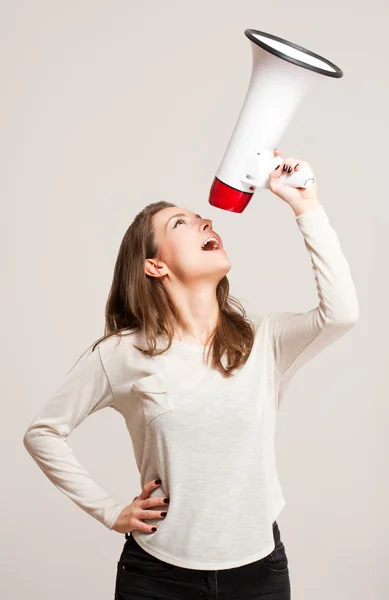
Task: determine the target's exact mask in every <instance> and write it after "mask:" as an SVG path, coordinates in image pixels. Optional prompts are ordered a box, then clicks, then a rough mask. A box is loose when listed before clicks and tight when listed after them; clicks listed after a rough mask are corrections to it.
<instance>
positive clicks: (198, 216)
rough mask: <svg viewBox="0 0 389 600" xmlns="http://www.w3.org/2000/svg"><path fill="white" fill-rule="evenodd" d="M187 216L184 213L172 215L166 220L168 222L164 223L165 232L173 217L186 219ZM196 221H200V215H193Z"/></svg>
mask: <svg viewBox="0 0 389 600" xmlns="http://www.w3.org/2000/svg"><path fill="white" fill-rule="evenodd" d="M187 216H188V215H186V214H185V213H177V214H176V215H172V216H171V217H169V218H168V220H167V221H166V225H165V231H166V229H167V226H168V223H169V221H170V220H171V219H174V217H187ZM195 217H196V219H202V217H201V216H200V215H195Z"/></svg>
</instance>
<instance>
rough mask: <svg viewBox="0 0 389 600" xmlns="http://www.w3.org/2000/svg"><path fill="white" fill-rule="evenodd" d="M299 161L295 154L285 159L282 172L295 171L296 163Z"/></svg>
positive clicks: (289, 172) (287, 173)
mask: <svg viewBox="0 0 389 600" xmlns="http://www.w3.org/2000/svg"><path fill="white" fill-rule="evenodd" d="M297 163H298V160H297V159H295V158H294V157H293V156H290V157H289V158H287V159H285V160H284V164H283V165H282V173H283V174H286V175H290V174H291V173H292V172H293V171H294V167H295V165H296V164H297Z"/></svg>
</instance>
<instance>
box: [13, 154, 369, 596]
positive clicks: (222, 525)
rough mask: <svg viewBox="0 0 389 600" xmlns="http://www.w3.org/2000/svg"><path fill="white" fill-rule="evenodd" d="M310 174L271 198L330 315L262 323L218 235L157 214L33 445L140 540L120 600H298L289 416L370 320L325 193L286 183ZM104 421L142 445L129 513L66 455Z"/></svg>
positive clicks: (120, 572)
mask: <svg viewBox="0 0 389 600" xmlns="http://www.w3.org/2000/svg"><path fill="white" fill-rule="evenodd" d="M274 153H275V155H277V154H280V153H279V151H278V150H275V152H274ZM303 164H306V163H303V161H298V160H296V159H294V158H293V157H290V158H287V159H285V160H283V163H282V165H281V167H280V168H277V169H275V170H274V171H273V172H272V173H271V174H270V189H271V191H272V192H273V193H274V194H275V195H277V196H278V197H279V198H281V199H282V200H283V201H285V202H286V203H287V204H288V205H289V206H290V207H291V209H292V210H293V212H294V216H295V222H296V224H297V226H298V228H299V230H300V232H301V234H302V236H303V240H304V243H305V245H306V248H307V251H308V253H309V256H310V259H311V263H312V268H313V273H314V277H315V282H316V287H317V292H318V300H319V302H318V305H317V306H316V307H315V308H312V309H311V310H309V311H308V312H301V313H295V312H278V313H275V312H274V313H268V314H267V315H265V316H263V317H255V318H254V319H253V321H250V320H249V319H248V318H247V317H246V313H245V310H244V308H243V306H242V305H241V304H240V303H239V301H237V300H235V299H233V298H232V297H231V296H229V282H228V279H227V277H226V274H227V273H228V271H229V270H230V267H231V265H230V262H229V260H228V258H227V254H226V252H225V249H224V248H223V243H222V240H221V239H220V237H219V235H218V234H217V233H216V232H215V231H213V228H212V222H211V220H210V219H206V218H202V217H201V216H200V215H198V214H194V213H193V212H191V211H190V210H187V209H184V208H177V206H176V205H174V204H170V203H167V202H156V203H153V204H150V205H148V206H146V207H145V208H144V209H143V210H142V211H141V212H140V213H139V214H138V215H137V216H136V217H135V219H134V221H133V223H132V224H131V225H130V227H129V228H128V230H127V232H126V234H125V235H124V238H123V241H122V243H121V246H120V250H119V254H118V258H117V261H116V265H115V272H114V277H113V283H112V287H111V291H110V295H109V298H108V301H107V306H106V328H105V334H104V336H103V337H102V338H101V339H100V340H98V341H97V342H96V343H95V344H94V345H93V348H92V350H91V351H89V352H88V353H87V354H86V355H85V354H84V355H83V357H82V358H81V360H79V361H78V362H77V363H76V365H75V367H74V368H73V369H72V370H71V371H70V373H68V375H67V377H66V379H65V381H64V383H63V384H62V386H61V387H60V388H59V390H58V391H57V392H56V393H55V394H54V396H53V397H52V398H51V399H50V400H49V401H48V402H47V403H46V405H45V406H43V408H42V409H41V411H40V413H39V414H38V415H37V416H36V417H35V419H34V420H33V421H32V423H31V424H30V426H29V427H28V429H27V431H26V433H25V436H24V444H25V446H26V448H27V450H28V451H29V453H30V454H31V456H32V457H33V458H34V460H35V461H36V462H37V464H38V465H39V466H40V468H41V469H42V470H43V472H44V473H45V474H46V475H47V477H48V478H49V479H50V480H51V481H52V482H53V483H54V484H55V485H56V486H57V488H58V489H59V490H61V491H62V492H63V493H64V494H66V495H67V496H68V497H69V498H71V500H73V502H75V503H76V504H77V505H78V506H79V507H80V508H82V509H83V510H84V511H86V512H87V513H88V514H90V515H91V516H92V517H94V518H95V519H97V520H98V521H100V522H101V523H102V524H103V525H105V526H106V527H108V528H109V529H111V530H113V531H116V532H118V533H121V534H125V538H126V540H125V542H124V548H123V551H122V553H121V556H120V560H119V561H118V564H117V577H116V589H115V598H116V600H130V599H131V600H134V599H138V598H142V599H146V598H149V599H150V600H155V599H157V600H158V599H160V600H162V599H166V598H169V600H175V599H184V600H189V599H198V600H200V599H202V600H204V599H207V598H209V599H215V600H216V599H217V598H218V597H219V595H220V597H223V598H226V599H227V598H228V599H229V600H243V599H246V598H247V599H248V598H258V599H259V598H265V597H266V598H269V597H271V598H272V600H287V599H289V598H290V594H291V586H290V579H289V567H288V559H287V556H286V550H285V546H284V544H283V542H282V540H281V536H280V531H279V528H278V525H277V522H276V518H277V517H278V515H279V514H280V512H281V510H282V509H283V508H284V506H285V500H284V498H283V495H282V489H281V486H280V483H279V480H278V476H277V468H276V457H275V448H274V437H275V428H276V417H277V410H278V408H279V403H280V401H281V398H282V396H283V393H284V391H285V388H286V386H287V385H288V383H289V381H290V379H291V378H292V376H293V374H294V373H295V372H296V371H297V369H299V368H300V367H301V366H302V365H303V364H305V363H307V361H308V360H310V359H311V358H313V357H314V356H315V355H316V354H318V353H319V352H320V351H321V350H322V349H323V348H325V347H326V346H328V345H329V344H331V343H332V342H334V341H335V340H337V339H338V338H340V337H341V336H342V335H344V334H345V333H346V332H347V331H349V330H350V329H351V328H352V327H353V325H354V324H355V323H356V321H357V318H358V311H359V308H358V301H357V297H356V292H355V288H354V284H353V281H352V277H351V274H350V269H349V266H348V263H347V261H346V258H345V256H344V255H343V253H342V250H341V248H340V244H339V241H338V238H337V235H336V233H335V231H334V229H333V228H332V226H331V225H330V223H329V219H328V216H327V214H326V212H325V210H324V206H323V205H322V204H321V203H320V202H319V200H318V197H317V185H316V184H314V186H313V187H312V188H310V189H302V188H300V189H294V188H291V187H289V186H285V185H282V184H281V182H280V175H281V173H291V172H292V171H293V170H294V169H298V168H299V165H300V166H302V165H303ZM254 266H255V265H254ZM104 407H111V408H113V409H114V410H116V411H118V412H119V413H120V414H121V415H122V416H123V418H124V419H125V423H126V425H127V428H128V430H129V433H130V436H131V440H132V444H133V448H134V453H135V458H136V462H137V466H138V469H139V471H140V475H141V488H142V489H141V493H140V494H139V495H138V496H136V497H135V499H134V500H133V501H132V502H131V503H130V504H126V503H122V502H119V501H118V500H117V499H116V498H115V497H114V496H112V495H111V494H109V493H108V492H106V491H105V490H104V489H103V488H102V487H101V486H100V485H99V484H98V483H97V482H96V481H94V480H93V479H92V477H91V476H90V474H89V473H88V471H87V470H86V469H85V468H84V467H83V466H82V465H81V464H80V463H79V461H78V460H77V458H76V457H75V455H74V453H73V452H72V451H71V449H70V448H69V446H68V445H67V441H66V438H67V436H69V434H70V433H71V431H72V430H73V429H74V428H75V427H77V426H78V425H79V424H80V423H81V422H82V421H83V420H84V419H85V418H86V417H87V416H88V415H90V414H92V413H94V412H96V411H97V410H100V409H102V408H104Z"/></svg>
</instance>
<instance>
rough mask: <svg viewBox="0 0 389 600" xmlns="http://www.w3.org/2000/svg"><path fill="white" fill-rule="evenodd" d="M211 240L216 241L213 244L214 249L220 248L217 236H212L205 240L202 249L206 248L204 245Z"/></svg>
mask: <svg viewBox="0 0 389 600" xmlns="http://www.w3.org/2000/svg"><path fill="white" fill-rule="evenodd" d="M211 240H212V241H213V242H215V243H214V245H213V249H214V250H217V249H218V248H219V241H218V240H217V239H216V238H214V237H210V238H208V239H207V240H205V241H204V242H203V244H202V246H201V249H202V250H204V247H205V245H206V244H207V243H208V242H210V241H211Z"/></svg>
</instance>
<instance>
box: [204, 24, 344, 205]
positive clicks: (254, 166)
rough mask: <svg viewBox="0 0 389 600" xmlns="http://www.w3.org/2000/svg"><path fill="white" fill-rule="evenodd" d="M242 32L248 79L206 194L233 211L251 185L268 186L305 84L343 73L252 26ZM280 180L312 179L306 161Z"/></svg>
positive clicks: (299, 183)
mask: <svg viewBox="0 0 389 600" xmlns="http://www.w3.org/2000/svg"><path fill="white" fill-rule="evenodd" d="M244 33H245V35H246V37H247V38H248V39H249V40H250V42H251V48H252V53H253V64H252V72H251V78H250V82H249V87H248V90H247V94H246V98H245V100H244V103H243V106H242V109H241V112H240V114H239V117H238V120H237V122H236V125H235V128H234V130H233V133H232V136H231V139H230V141H229V144H228V146H227V149H226V151H225V154H224V156H223V159H222V162H221V164H220V166H219V168H218V170H217V173H216V176H215V178H214V181H213V183H212V186H211V190H210V194H209V204H211V205H212V206H216V207H217V208H221V209H224V210H229V211H232V212H236V213H241V212H243V211H244V209H245V208H246V206H247V205H248V203H249V202H250V200H251V198H252V196H253V194H254V192H255V190H256V188H257V187H259V188H262V189H269V174H270V172H271V171H272V170H273V169H275V168H276V166H277V165H279V164H281V163H282V158H281V157H279V156H276V157H275V156H274V154H273V149H274V148H276V147H277V145H278V142H279V140H280V139H281V137H282V135H283V133H284V131H285V129H286V127H287V126H288V124H289V122H290V121H291V119H292V117H293V115H294V113H295V111H296V110H297V108H298V106H299V104H300V102H301V100H302V99H303V97H304V96H305V94H306V93H307V92H308V90H309V89H310V87H311V86H312V85H313V84H316V83H318V82H319V80H323V77H322V75H325V76H327V77H335V78H340V77H342V76H343V72H342V70H341V69H340V68H339V67H337V66H336V65H335V64H334V63H332V62H330V61H329V60H327V59H326V58H323V57H322V56H319V55H318V54H315V53H314V52H311V51H310V50H307V49H306V48H303V47H302V46H298V45H297V44H294V43H292V42H289V41H287V40H285V39H282V38H280V37H277V36H275V35H272V34H271V33H265V32H264V31H258V30H256V29H246V31H245V32H244ZM280 59H281V60H280ZM280 180H281V182H282V183H284V184H286V185H290V186H292V187H302V188H308V187H310V186H311V185H312V184H313V183H314V181H315V180H314V178H313V173H312V171H311V170H310V168H309V166H308V165H305V166H304V167H302V168H301V169H300V170H299V171H296V172H294V173H291V174H290V175H286V174H283V175H281V176H280Z"/></svg>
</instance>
